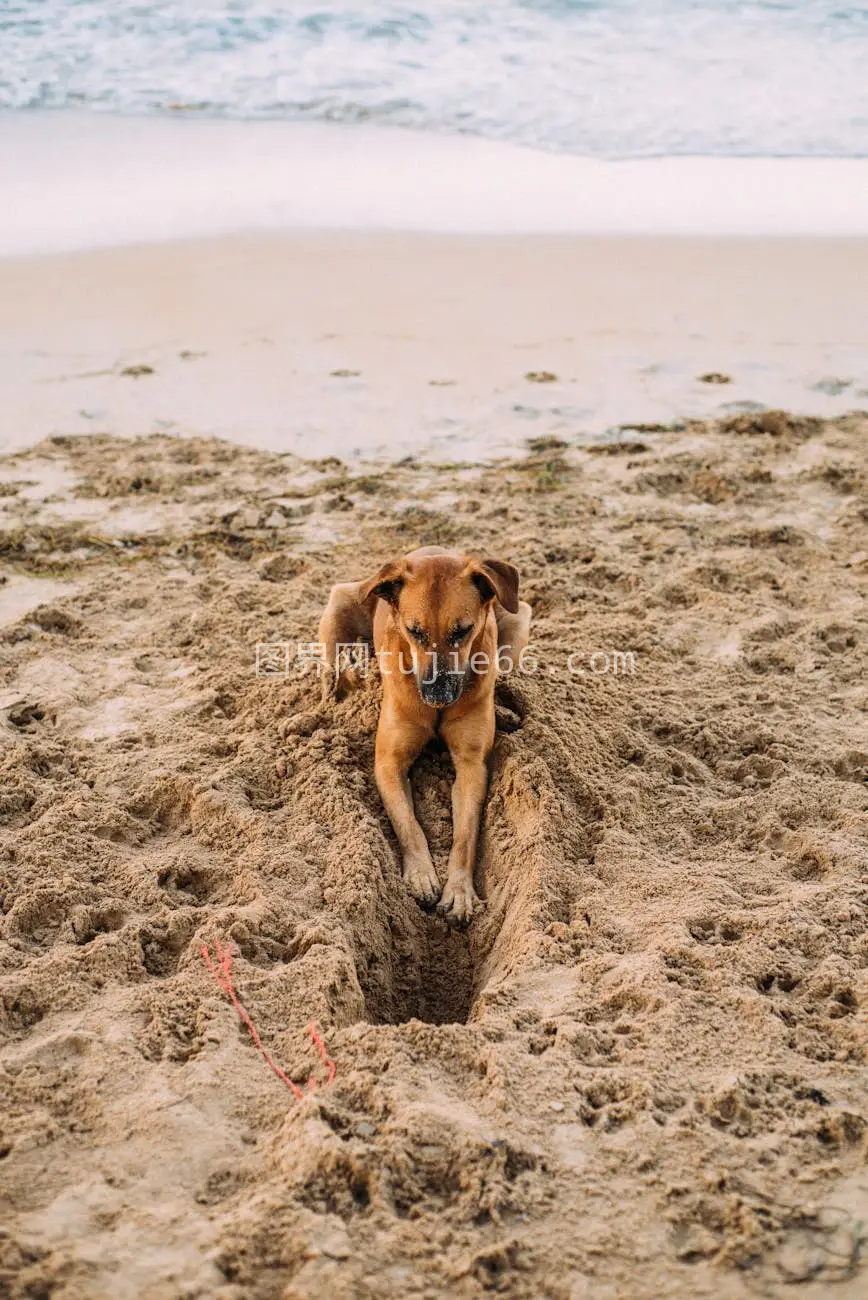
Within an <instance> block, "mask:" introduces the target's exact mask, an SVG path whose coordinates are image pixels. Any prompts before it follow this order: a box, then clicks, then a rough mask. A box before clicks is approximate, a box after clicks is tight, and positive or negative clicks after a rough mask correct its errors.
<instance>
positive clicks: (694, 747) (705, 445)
mask: <svg viewBox="0 0 868 1300" xmlns="http://www.w3.org/2000/svg"><path fill="white" fill-rule="evenodd" d="M866 435H868V419H866V418H863V417H860V416H852V417H848V418H847V419H844V420H841V421H838V422H836V423H831V424H821V423H819V422H807V421H796V420H792V419H790V418H789V417H786V416H783V415H779V416H775V417H774V418H763V419H755V418H750V419H747V418H744V417H741V418H739V419H736V420H733V421H730V422H729V423H727V424H716V425H707V426H706V425H690V426H687V427H684V428H681V429H675V430H670V431H665V432H662V433H661V432H653V433H644V432H642V431H631V432H629V433H628V434H625V436H624V439H623V440H622V441H621V442H619V443H616V444H613V445H611V446H606V447H602V448H596V449H581V448H573V447H567V446H566V445H564V444H563V443H559V442H557V441H554V440H546V439H542V440H538V441H537V442H536V443H535V444H534V446H533V447H532V449H531V451H530V452H529V454H528V456H527V458H526V459H523V460H519V461H515V462H510V463H502V464H499V465H495V466H488V467H486V466H481V465H480V466H467V465H461V466H459V465H455V466H449V465H445V466H432V465H425V464H420V463H416V462H412V461H411V462H409V463H408V462H404V463H401V464H399V465H391V466H380V467H373V468H369V469H368V471H367V472H366V473H365V474H363V475H360V474H353V473H351V472H350V471H349V470H348V469H346V467H344V466H343V465H341V464H340V462H336V461H333V460H331V461H327V462H314V461H311V462H302V461H299V460H297V459H295V458H293V457H289V456H283V457H281V456H269V455H265V454H259V453H256V452H252V451H248V450H242V449H240V448H235V447H232V446H229V445H226V444H222V443H218V442H213V441H204V440H202V441H183V442H182V441H179V440H176V439H171V438H163V437H148V438H143V439H140V440H138V441H133V442H122V441H118V440H112V439H109V438H98V437H94V438H81V439H64V438H57V439H54V440H52V441H50V442H47V443H44V444H42V445H41V446H39V447H38V448H36V449H35V450H33V451H32V452H28V453H25V454H22V455H19V456H16V457H13V458H9V459H7V460H6V461H5V462H4V463H3V468H2V481H0V492H2V494H3V495H2V500H0V506H2V515H3V521H2V522H3V531H2V534H0V551H2V554H3V557H4V560H5V565H4V573H5V575H6V581H5V584H4V585H2V586H0V613H3V614H4V615H5V618H6V623H5V626H4V628H3V630H2V640H0V671H2V678H0V683H2V684H0V719H2V725H0V741H2V758H0V773H2V775H0V814H2V830H0V1043H2V1046H0V1099H2V1100H0V1206H2V1209H0V1225H2V1226H0V1292H2V1294H3V1295H4V1296H5V1295H8V1296H10V1297H12V1298H15V1300H19V1298H21V1300H23V1298H24V1297H28V1298H32V1297H49V1296H50V1297H52V1298H53V1300H79V1298H80V1300H98V1298H101V1297H109V1296H110V1297H112V1298H113V1300H117V1298H118V1297H124V1298H126V1297H129V1298H130V1300H133V1298H134V1297H135V1298H136V1300H139V1298H141V1300H163V1298H165V1300H178V1297H185V1298H187V1300H194V1298H203V1300H204V1298H205V1297H207V1298H208V1300H210V1298H212V1297H213V1298H214V1300H217V1298H219V1300H272V1298H274V1300H277V1298H278V1297H283V1298H285V1300H302V1298H303V1300H308V1298H309V1297H310V1298H313V1297H321V1296H322V1295H326V1294H331V1295H348V1296H371V1297H374V1296H377V1297H395V1298H396V1300H397V1298H398V1297H400V1298H401V1300H405V1298H406V1297H412V1296H418V1297H435V1296H441V1295H456V1296H466V1297H472V1296H477V1295H480V1294H482V1293H483V1292H486V1291H494V1292H498V1291H499V1292H502V1293H504V1294H509V1295H511V1296H527V1297H539V1296H548V1297H553V1298H555V1300H582V1298H583V1297H585V1296H588V1297H590V1296H593V1297H594V1298H595V1300H607V1298H609V1297H612V1298H614V1297H629V1298H630V1300H642V1298H643V1297H648V1298H649V1300H651V1297H654V1298H655V1300H656V1298H658V1297H660V1296H661V1295H664V1294H665V1295H667V1296H673V1297H676V1296H683V1297H697V1296H708V1297H729V1296H733V1297H735V1296H742V1295H746V1294H751V1295H753V1294H757V1293H762V1294H778V1293H781V1294H784V1293H788V1292H789V1287H790V1285H791V1284H792V1283H793V1282H802V1283H804V1285H803V1286H802V1288H801V1289H800V1292H799V1294H800V1295H803V1296H810V1297H814V1296H821V1295H827V1294H828V1287H829V1285H830V1283H831V1282H833V1281H834V1282H838V1283H840V1285H839V1286H838V1287H837V1288H836V1294H839V1295H840V1296H842V1297H849V1296H856V1295H861V1294H863V1288H864V1274H863V1275H861V1276H860V1273H859V1265H860V1247H861V1238H860V1232H861V1229H860V1227H859V1225H860V1223H862V1222H864V1221H865V1220H866V1219H868V1175H866V1169H865V1161H866V1151H868V1136H866V1135H868V1082H866V1074H865V1053H866V1016H865V1005H866V999H868V935H866V914H868V847H866V843H868V841H866V830H868V816H866V809H868V803H866V791H865V780H866V774H868V736H866V723H865V713H866V704H868V691H866V686H865V668H866V650H865V627H866V612H865V604H864V591H865V583H866V578H868V543H866V536H868V526H866V525H868V510H866V506H865V495H864V490H865V479H864V472H863V469H862V464H863V461H864V447H865V439H866ZM640 439H641V440H640ZM431 541H438V542H448V543H454V544H457V545H466V546H467V547H468V548H470V547H473V548H485V549H488V550H489V551H490V552H491V553H494V554H502V555H504V556H505V557H508V558H510V559H512V560H513V561H514V562H515V563H516V564H518V566H519V567H520V569H521V572H522V575H523V594H524V595H525V596H526V598H527V599H529V600H530V601H531V603H532V604H533V606H534V619H535V621H534V635H533V644H534V646H535V648H536V670H535V671H528V672H525V673H522V674H517V675H514V676H513V677H512V678H510V679H509V680H508V681H506V682H505V683H504V684H503V686H502V687H501V688H499V709H498V721H499V731H498V739H497V745H496V751H495V755H494V759H493V769H492V780H491V792H490V796H489V800H488V805H487V811H486V819H485V827H484V834H483V840H482V847H481V852H480V863H479V868H478V873H477V881H478V886H479V889H480V893H481V894H482V896H483V897H484V899H485V900H486V901H485V908H484V911H483V912H482V914H481V915H480V916H479V917H478V918H477V919H476V920H475V921H474V923H473V925H472V926H471V928H470V929H469V931H467V932H466V933H456V932H454V931H452V930H450V929H448V928H447V927H446V925H445V923H443V922H442V921H440V920H438V919H436V918H434V917H431V916H427V915H424V914H423V913H422V912H421V911H419V909H418V908H417V907H416V905H415V903H414V902H413V901H412V900H411V899H410V898H409V897H408V896H407V894H406V892H405V891H404V889H403V886H402V883H401V879H400V871H399V862H398V858H397V853H396V845H395V842H394V839H393V836H392V832H391V829H390V827H389V825H388V822H387V819H386V818H385V816H384V813H383V811H382V809H381V807H380V803H379V800H378V797H377V793H376V789H375V786H374V782H373V774H372V748H373V735H374V729H375V726H376V718H377V710H378V684H377V680H376V675H375V674H371V675H370V676H369V677H368V678H367V679H366V681H365V683H364V685H363V686H362V688H361V689H360V690H359V691H357V692H356V693H355V694H353V695H351V696H350V697H349V698H348V699H346V700H345V701H343V702H342V703H339V704H332V705H323V704H321V702H320V689H319V685H318V683H317V681H316V678H315V674H314V673H312V672H310V671H308V672H306V673H301V672H299V671H298V670H297V668H296V663H295V660H296V652H297V644H298V643H299V642H301V643H308V642H310V641H311V639H312V638H313V636H314V635H315V631H314V629H315V627H316V621H317V617H318V614H319V611H320V608H321V606H322V604H323V603H324V601H325V598H326V596H327V593H328V589H329V586H330V584H331V583H332V582H333V581H334V580H336V579H339V578H343V577H351V576H362V575H363V574H364V573H366V572H367V571H368V570H373V569H374V568H375V567H376V566H377V565H378V564H379V563H380V562H382V561H383V560H385V559H386V558H388V557H389V556H390V555H392V554H394V553H398V552H402V551H405V550H409V549H410V548H411V547H413V546H415V545H418V544H422V543H424V542H431ZM262 642H268V643H281V644H282V643H286V644H287V645H289V646H290V651H289V652H288V653H289V656H290V672H289V674H288V675H286V676H278V677H261V676H257V675H256V673H255V670H254V665H255V646H256V644H257V643H262ZM616 652H617V654H618V655H620V656H623V657H621V658H617V657H616ZM629 656H633V658H632V660H631V659H630V657H629ZM631 667H633V668H634V669H635V671H630V669H631ZM450 776H451V773H450V765H449V760H448V756H447V755H445V754H444V753H440V752H432V753H430V754H426V755H425V756H424V757H423V759H422V760H421V761H420V763H419V764H418V766H417V769H416V772H415V775H414V788H415V793H416V799H417V805H418V808H419V813H420V818H421V820H422V822H423V824H424V826H425V829H426V831H427V834H428V837H429V840H430V843H431V845H432V851H433V852H434V855H435V860H436V861H437V863H438V865H439V866H440V867H441V868H442V867H443V866H444V865H445V858H446V855H447V853H448V848H449V836H450V808H449V790H450ZM217 940H219V941H221V942H226V941H228V942H230V943H231V945H232V948H233V951H234V953H235V954H236V955H235V960H234V974H235V978H236V983H237V987H238V990H239V994H240V996H241V997H242V999H243V1001H244V1002H245V1004H246V1006H247V1007H248V1008H249V1010H250V1012H251V1014H252V1015H253V1017H254V1019H255V1021H256V1023H257V1026H258V1028H259V1031H260V1033H261V1034H262V1037H263V1039H264V1041H265V1043H266V1044H267V1046H268V1048H269V1050H270V1051H271V1052H272V1054H273V1055H274V1057H275V1058H276V1059H277V1060H278V1061H279V1062H280V1063H281V1064H282V1065H283V1066H285V1068H286V1069H287V1070H288V1071H289V1073H290V1074H291V1076H292V1077H293V1078H294V1079H296V1080H298V1081H299V1082H300V1083H302V1084H303V1083H304V1081H305V1080H307V1078H308V1076H309V1075H311V1073H313V1074H314V1075H315V1076H316V1075H318V1074H321V1067H320V1065H319V1059H318V1056H317V1053H316V1051H315V1050H314V1048H313V1046H312V1044H311V1041H310V1039H309V1037H308V1035H307V1033H306V1025H307V1024H308V1022H309V1021H310V1020H311V1019H312V1018H313V1019H315V1020H316V1021H317V1023H318V1025H319V1027H320V1030H321V1032H322V1033H323V1035H324V1038H325V1041H326V1044H327V1046H328V1050H329V1053H330V1055H331V1057H332V1058H333V1060H334V1061H335V1063H336V1066H337V1076H336V1079H335V1081H334V1083H333V1084H332V1086H331V1087H330V1088H329V1089H328V1090H318V1091H316V1092H314V1093H312V1094H311V1095H310V1096H307V1097H305V1099H304V1100H303V1101H300V1102H299V1101H296V1100H295V1099H294V1098H293V1097H292V1095H291V1094H290V1092H288V1091H287V1090H286V1089H285V1088H284V1087H283V1085H282V1084H281V1083H280V1082H279V1080H277V1079H276V1078H275V1077H274V1076H273V1075H272V1074H271V1073H269V1071H268V1069H267V1068H266V1066H265V1064H264V1062H263V1061H262V1059H261V1057H260V1056H259V1055H258V1054H257V1052H256V1050H255V1048H254V1047H253V1046H252V1044H251V1041H250V1037H249V1034H248V1032H247V1030H246V1029H245V1028H244V1027H243V1026H242V1025H241V1023H240V1021H239V1020H238V1017H237V1016H236V1013H235V1011H234V1010H233V1008H232V1007H231V1005H230V1004H229V1002H228V1000H227V999H226V998H225V997H224V996H223V994H222V993H221V991H220V990H219V988H218V987H217V986H216V984H215V982H214V980H213V978H212V976H211V975H210V974H209V972H208V970H207V968H206V966H205V964H204V962H203V960H202V954H201V948H202V945H203V943H205V944H210V945H212V946H213V944H214V942H215V941H217Z"/></svg>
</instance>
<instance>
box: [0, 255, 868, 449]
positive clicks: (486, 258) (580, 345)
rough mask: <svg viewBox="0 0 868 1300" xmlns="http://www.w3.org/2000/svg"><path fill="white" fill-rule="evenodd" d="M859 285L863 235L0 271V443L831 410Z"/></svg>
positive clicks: (575, 434) (474, 433) (315, 435)
mask: <svg viewBox="0 0 868 1300" xmlns="http://www.w3.org/2000/svg"><path fill="white" fill-rule="evenodd" d="M866 283H868V241H866V240H850V239H821V238H818V239H775V240H762V239H759V240H758V239H666V238H642V237H635V238H632V237H631V238H592V237H572V236H485V237H482V236H469V235H425V234H417V235H412V234H389V233H379V234H378V233H368V234H362V233H359V234H341V233H327V234H317V235H314V234H301V233H299V234H282V235H280V234H261V235H249V236H238V237H233V238H222V239H215V240H191V241H189V242H182V243H168V244H155V245H149V246H141V247H130V248H118V249H104V250H98V251H91V252H81V253H72V254H59V255H56V256H50V257H35V258H21V259H6V260H0V383H2V387H3V394H4V404H3V411H2V414H0V446H2V447H3V448H5V449H11V448H15V447H21V446H26V445H29V444H32V443H34V442H36V441H38V440H39V439H40V438H42V437H44V436H45V435H46V434H48V433H82V432H107V433H113V434H122V435H129V434H140V433H150V432H159V431H163V432H171V433H181V434H198V435H211V434H216V435H218V436H223V437H227V438H230V439H232V440H233V441H236V442H240V443H244V444H245V445H247V446H252V447H259V448H263V449H269V450H275V451H292V452H295V453H297V454H302V455H307V454H310V453H311V452H315V453H316V454H318V455H330V454H334V455H339V456H342V457H351V458H355V457H359V456H376V455H380V456H383V455H386V456H392V457H394V458H398V457H400V456H401V455H403V454H407V453H409V452H414V453H415V452H420V451H426V452H428V453H430V454H431V455H433V456H435V457H437V458H439V459H444V458H451V459H455V458H461V457H464V456H467V457H469V458H470V459H478V458H480V457H485V456H491V455H497V454H502V453H504V452H507V453H508V452H509V451H511V450H514V449H515V448H516V447H520V446H521V445H523V440H524V439H525V438H527V437H529V436H535V435H542V434H551V433H554V434H557V435H558V436H560V437H564V438H566V439H567V440H574V439H583V438H584V439H588V438H591V439H592V438H596V437H600V436H602V435H604V434H605V432H606V430H608V429H611V428H612V427H614V426H617V425H619V424H623V423H627V422H630V421H634V422H635V421H639V422H652V423H653V422H658V423H668V422H670V421H671V420H673V419H680V418H684V417H698V416H704V415H713V414H721V413H726V412H727V411H730V412H732V411H737V410H739V409H745V408H747V409H750V408H752V407H755V406H757V405H766V406H772V407H774V406H780V405H786V406H789V407H792V408H794V409H797V410H802V411H805V412H807V413H814V414H818V415H835V414H839V413H841V412H843V411H845V410H848V409H852V408H859V407H864V406H865V405H868V396H866V393H868V362H866V357H868V306H866V302H868V299H866V295H865V293H864V291H863V290H864V285H865V284H866ZM528 374H533V375H536V376H537V377H542V378H543V380H545V379H546V378H547V377H551V376H553V377H554V378H550V379H549V382H534V381H533V380H529V379H527V378H526V376H527V375H528ZM704 375H711V376H715V377H721V376H723V377H727V378H729V379H730V380H731V382H729V383H725V384H720V383H714V382H702V381H701V379H700V377H701V376H704Z"/></svg>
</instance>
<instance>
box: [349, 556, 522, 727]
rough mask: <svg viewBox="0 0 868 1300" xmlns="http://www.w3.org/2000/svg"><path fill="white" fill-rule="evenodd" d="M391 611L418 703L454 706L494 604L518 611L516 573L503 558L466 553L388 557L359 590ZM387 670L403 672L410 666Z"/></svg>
mask: <svg viewBox="0 0 868 1300" xmlns="http://www.w3.org/2000/svg"><path fill="white" fill-rule="evenodd" d="M373 594H376V595H377V596H379V597H380V599H381V600H385V601H386V602H387V603H388V604H389V605H391V606H392V609H393V611H394V621H395V626H396V627H397V630H398V632H399V633H400V635H401V637H402V638H403V640H404V641H405V642H406V644H407V646H408V647H409V651H410V654H409V656H403V657H404V658H405V659H408V660H409V661H410V662H412V672H413V675H414V677H415V679H416V685H417V686H418V688H419V694H420V695H421V697H422V699H423V701H424V702H425V703H426V704H428V705H431V706H432V707H433V708H435V709H443V708H446V707H447V706H448V705H450V704H454V703H455V702H456V700H457V699H458V698H459V696H460V695H461V692H462V691H463V690H464V688H465V686H466V685H467V683H468V681H469V680H470V678H471V675H472V674H473V672H474V671H479V668H474V665H473V663H472V659H473V654H474V650H473V647H474V645H475V643H476V641H477V640H478V638H479V636H480V634H481V632H482V630H483V628H484V626H485V621H486V619H487V617H488V611H489V610H490V608H491V606H492V603H493V602H494V601H495V600H499V601H500V603H501V605H503V607H504V609H506V610H508V611H509V612H510V613H512V614H514V613H516V611H517V610H518V570H517V569H516V568H515V567H514V566H513V565H511V564H507V562H506V561H505V560H493V559H489V558H487V557H486V558H482V559H480V558H477V557H475V556H470V555H448V554H439V555H416V556H412V555H411V556H406V557H405V558H403V559H400V560H392V561H390V563H389V564H385V565H384V566H383V568H382V569H381V570H380V572H379V573H377V574H376V575H375V576H374V577H373V578H370V579H369V580H368V582H366V583H364V584H363V586H362V588H361V597H362V599H363V600H366V599H367V598H368V597H369V596H371V595H373ZM389 671H391V672H398V671H409V663H408V664H407V666H406V667H404V666H402V665H390V667H389Z"/></svg>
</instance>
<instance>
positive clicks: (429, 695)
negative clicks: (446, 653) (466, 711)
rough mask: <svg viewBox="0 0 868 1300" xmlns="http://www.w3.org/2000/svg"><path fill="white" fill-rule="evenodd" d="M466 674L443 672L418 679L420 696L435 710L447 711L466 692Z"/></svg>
mask: <svg viewBox="0 0 868 1300" xmlns="http://www.w3.org/2000/svg"><path fill="white" fill-rule="evenodd" d="M465 681H466V676H465V674H464V673H452V672H442V673H437V675H436V676H432V677H422V678H417V683H416V684H417V685H418V687H419V694H420V695H421V696H422V699H423V700H424V702H425V703H426V704H428V705H430V706H431V708H434V709H445V708H447V707H448V706H449V705H450V704H454V703H455V701H456V700H457V699H458V697H459V696H460V694H461V692H462V691H463V690H464V683H465Z"/></svg>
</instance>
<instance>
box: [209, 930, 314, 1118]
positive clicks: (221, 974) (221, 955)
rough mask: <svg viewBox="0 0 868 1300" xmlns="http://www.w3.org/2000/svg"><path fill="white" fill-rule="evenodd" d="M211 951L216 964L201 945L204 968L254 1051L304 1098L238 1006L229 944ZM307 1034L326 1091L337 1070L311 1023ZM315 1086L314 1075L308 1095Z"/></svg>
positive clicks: (289, 1086)
mask: <svg viewBox="0 0 868 1300" xmlns="http://www.w3.org/2000/svg"><path fill="white" fill-rule="evenodd" d="M214 947H215V950H216V953H217V962H216V964H215V963H214V961H212V959H211V954H210V952H209V951H208V945H207V944H205V943H203V944H202V957H203V958H204V960H205V965H206V966H207V967H208V969H209V971H210V972H211V974H212V975H213V976H214V978H215V980H216V981H217V983H218V984H219V985H220V987H221V989H222V990H223V992H224V993H225V994H226V996H227V997H228V999H229V1001H230V1002H231V1003H232V1005H233V1007H234V1008H235V1010H236V1011H237V1012H238V1014H239V1016H240V1017H241V1019H242V1020H243V1021H244V1023H245V1025H246V1026H247V1029H248V1032H249V1034H250V1037H251V1038H252V1039H253V1044H254V1046H255V1047H256V1050H257V1051H258V1052H259V1053H261V1055H262V1056H263V1057H264V1058H265V1063H266V1065H268V1066H269V1068H270V1069H271V1070H273V1071H274V1073H275V1074H276V1075H277V1077H278V1079H280V1081H281V1083H285V1084H286V1086H287V1088H289V1090H290V1092H291V1093H292V1094H293V1096H295V1097H298V1098H299V1100H300V1099H301V1098H302V1097H304V1090H303V1089H302V1088H300V1087H299V1086H298V1084H297V1083H295V1082H294V1081H293V1080H292V1079H290V1077H289V1075H288V1074H287V1073H286V1071H285V1070H281V1068H280V1066H279V1065H278V1064H277V1063H276V1062H275V1061H274V1060H272V1058H271V1057H270V1056H269V1054H268V1052H267V1051H266V1049H265V1046H264V1044H263V1042H262V1039H261V1038H260V1037H259V1031H258V1030H257V1028H256V1026H255V1025H254V1023H253V1021H252V1020H251V1019H250V1016H249V1015H248V1014H247V1012H246V1011H245V1009H244V1007H243V1006H242V1005H241V1002H240V1000H239V997H238V994H237V993H236V992H235V985H234V984H233V983H232V949H231V948H230V946H229V944H227V945H226V948H225V949H224V948H223V946H222V944H221V943H220V940H219V939H218V940H216V941H215V944H214ZM307 1032H308V1033H309V1034H310V1036H311V1038H312V1040H313V1044H314V1047H315V1048H316V1049H317V1051H318V1052H319V1058H320V1060H321V1061H322V1063H323V1066H324V1067H325V1070H326V1078H325V1082H324V1083H323V1084H322V1085H321V1086H322V1087H323V1088H327V1087H328V1086H329V1084H330V1083H331V1082H332V1080H333V1079H334V1077H335V1074H336V1073H337V1066H336V1065H335V1063H334V1061H333V1060H332V1059H331V1057H330V1056H329V1054H328V1052H327V1051H326V1046H325V1043H324V1042H323V1040H322V1038H321V1037H320V1035H319V1033H318V1032H317V1027H316V1024H315V1022H314V1021H313V1020H311V1022H310V1024H309V1025H308V1027H307ZM317 1086H318V1085H317V1082H316V1080H315V1079H314V1077H313V1075H311V1077H310V1078H309V1079H308V1081H307V1090H308V1092H314V1091H315V1090H316V1088H317Z"/></svg>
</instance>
